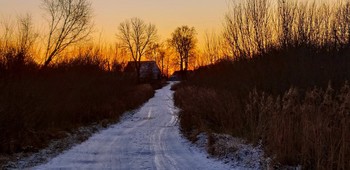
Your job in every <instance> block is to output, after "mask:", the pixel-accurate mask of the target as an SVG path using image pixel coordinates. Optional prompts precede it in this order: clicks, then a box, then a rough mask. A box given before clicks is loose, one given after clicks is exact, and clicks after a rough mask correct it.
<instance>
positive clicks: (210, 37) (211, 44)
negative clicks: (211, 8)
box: [204, 31, 223, 64]
mask: <svg viewBox="0 0 350 170" xmlns="http://www.w3.org/2000/svg"><path fill="white" fill-rule="evenodd" d="M204 38H205V39H204V40H205V42H204V45H205V46H204V56H205V58H206V64H214V63H215V62H216V61H218V60H219V59H220V58H222V51H221V50H222V49H223V47H222V43H221V41H220V39H221V37H219V36H217V35H216V33H215V32H214V31H213V32H212V33H211V34H209V33H208V32H205V35H204Z"/></svg>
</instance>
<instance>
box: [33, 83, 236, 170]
mask: <svg viewBox="0 0 350 170" xmlns="http://www.w3.org/2000/svg"><path fill="white" fill-rule="evenodd" d="M171 85H172V84H171V83H170V84H169V85H168V86H166V87H164V88H163V89H160V90H158V91H157V92H156V94H155V97H154V98H152V99H150V100H149V101H148V102H147V103H146V104H145V105H144V106H143V107H142V108H141V109H140V110H139V111H138V112H136V113H135V114H134V115H132V116H130V117H129V118H126V119H125V120H123V121H122V122H120V123H118V124H116V125H112V126H111V127H110V128H108V129H106V130H103V131H101V132H99V133H97V134H95V135H93V136H92V137H90V138H89V139H88V140H87V141H85V142H83V143H81V144H80V145H77V146H75V147H73V148H72V149H70V150H68V151H65V152H63V153H62V154H60V155H58V156H57V157H55V158H53V159H52V160H50V161H49V162H48V163H46V164H43V165H40V166H36V167H34V168H32V169H181V170H186V169H191V170H194V169H200V170H204V169H210V170H212V169H232V167H230V166H229V165H228V164H225V163H224V162H223V161H218V160H215V159H212V158H209V157H208V155H207V154H206V153H205V152H203V150H200V149H198V148H196V147H194V146H191V144H190V143H189V142H188V141H187V140H185V139H183V138H182V136H181V134H180V132H179V127H178V123H177V110H176V108H175V107H174V103H173V99H172V96H173V92H172V91H171V90H170V87H171Z"/></svg>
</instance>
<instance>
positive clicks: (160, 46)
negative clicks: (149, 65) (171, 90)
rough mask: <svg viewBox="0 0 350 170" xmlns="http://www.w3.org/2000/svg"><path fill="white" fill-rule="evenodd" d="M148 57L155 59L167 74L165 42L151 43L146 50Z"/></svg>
mask: <svg viewBox="0 0 350 170" xmlns="http://www.w3.org/2000/svg"><path fill="white" fill-rule="evenodd" d="M146 53H147V54H146V58H147V59H149V60H153V61H155V62H156V63H157V65H158V66H159V67H160V70H161V72H162V74H163V75H166V73H165V72H164V71H165V64H166V63H165V60H166V57H167V56H166V49H165V46H164V43H151V44H150V47H149V48H148V50H147V52H146Z"/></svg>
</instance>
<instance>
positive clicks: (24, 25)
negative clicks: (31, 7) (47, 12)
mask: <svg viewBox="0 0 350 170" xmlns="http://www.w3.org/2000/svg"><path fill="white" fill-rule="evenodd" d="M17 22H18V38H17V47H18V48H19V52H20V53H25V52H28V51H29V50H30V49H31V48H32V47H33V45H34V43H35V41H36V39H37V37H38V33H37V32H36V31H35V30H34V26H33V20H32V16H31V15H30V14H26V15H22V16H19V17H18V21H17Z"/></svg>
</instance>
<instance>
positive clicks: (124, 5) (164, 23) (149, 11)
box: [0, 0, 228, 42]
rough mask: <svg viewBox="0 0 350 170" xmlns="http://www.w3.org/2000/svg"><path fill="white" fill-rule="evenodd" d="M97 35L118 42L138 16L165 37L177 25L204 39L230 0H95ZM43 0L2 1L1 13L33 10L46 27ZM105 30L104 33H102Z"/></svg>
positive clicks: (38, 22)
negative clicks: (126, 24) (125, 23)
mask: <svg viewBox="0 0 350 170" xmlns="http://www.w3.org/2000/svg"><path fill="white" fill-rule="evenodd" d="M91 2H92V6H93V9H94V16H95V17H94V20H95V21H94V22H95V26H96V29H97V32H98V33H96V35H98V34H102V38H103V39H104V40H106V41H112V42H113V41H115V39H116V36H115V34H116V33H117V28H118V25H119V23H120V22H122V21H124V20H125V19H129V18H132V17H138V18H141V19H143V20H144V21H146V22H151V23H153V24H155V25H156V27H157V28H158V33H159V35H160V38H161V40H164V39H166V38H169V37H170V34H171V32H172V31H173V30H175V28H176V27H178V26H181V25H188V26H193V27H195V28H196V30H197V32H198V39H199V40H200V41H202V39H203V36H204V32H205V31H213V30H216V31H218V30H220V28H221V26H222V22H223V18H224V14H225V12H226V11H227V9H228V7H227V4H228V0H91ZM40 4H41V0H0V16H2V17H5V18H7V17H8V16H11V17H12V18H14V17H16V16H17V15H19V14H25V13H31V14H32V16H33V18H34V20H35V22H36V25H39V27H43V24H44V23H42V22H41V21H43V19H42V16H43V11H42V10H41V9H40ZM101 31H102V32H101Z"/></svg>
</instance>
